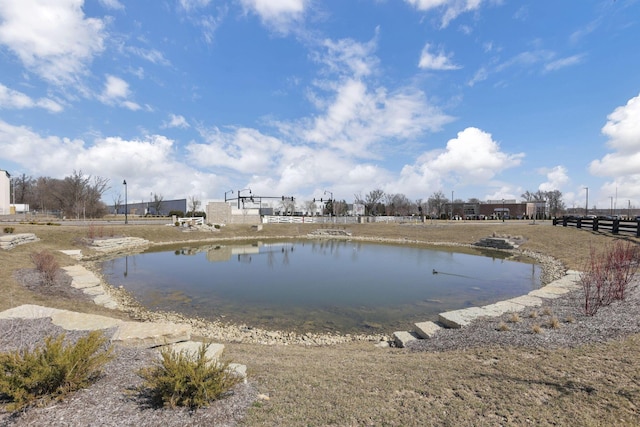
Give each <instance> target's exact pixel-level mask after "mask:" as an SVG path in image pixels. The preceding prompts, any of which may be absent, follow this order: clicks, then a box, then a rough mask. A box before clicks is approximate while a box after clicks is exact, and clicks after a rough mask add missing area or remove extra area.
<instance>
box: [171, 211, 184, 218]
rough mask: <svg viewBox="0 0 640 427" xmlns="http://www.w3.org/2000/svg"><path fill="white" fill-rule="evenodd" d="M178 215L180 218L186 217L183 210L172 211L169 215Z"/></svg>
mask: <svg viewBox="0 0 640 427" xmlns="http://www.w3.org/2000/svg"><path fill="white" fill-rule="evenodd" d="M173 215H175V216H177V217H178V218H182V217H184V212H182V211H170V212H169V215H168V216H173Z"/></svg>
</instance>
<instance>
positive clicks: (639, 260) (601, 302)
mask: <svg viewBox="0 0 640 427" xmlns="http://www.w3.org/2000/svg"><path fill="white" fill-rule="evenodd" d="M639 265H640V249H639V248H638V246H637V245H634V244H632V243H629V242H626V243H623V242H615V243H613V244H612V245H609V246H605V248H604V250H603V251H602V252H601V253H598V252H596V250H595V248H593V247H592V248H591V249H590V254H589V260H588V261H587V264H586V266H585V268H584V269H583V271H584V273H582V274H581V275H580V283H581V285H582V289H583V291H584V312H585V314H586V315H587V316H593V315H594V314H596V312H597V311H598V310H599V309H600V307H604V306H607V305H610V304H611V303H612V302H614V301H616V300H619V301H623V300H624V299H625V298H626V295H627V289H628V288H629V285H630V283H631V280H632V279H633V277H634V275H635V274H636V272H637V271H638V266H639Z"/></svg>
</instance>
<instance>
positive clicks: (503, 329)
mask: <svg viewBox="0 0 640 427" xmlns="http://www.w3.org/2000/svg"><path fill="white" fill-rule="evenodd" d="M497 329H498V330H499V331H501V332H506V331H510V330H511V328H510V327H509V325H507V324H506V323H504V322H500V323H499V324H498V328H497Z"/></svg>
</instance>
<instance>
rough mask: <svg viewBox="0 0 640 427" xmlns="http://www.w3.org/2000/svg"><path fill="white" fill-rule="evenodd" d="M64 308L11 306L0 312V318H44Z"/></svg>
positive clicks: (31, 305)
mask: <svg viewBox="0 0 640 427" xmlns="http://www.w3.org/2000/svg"><path fill="white" fill-rule="evenodd" d="M61 311H64V310H60V309H57V308H50V307H43V306H41V305H33V304H25V305H20V306H18V307H13V308H10V309H8V310H5V311H3V312H2V313H0V319H44V318H47V317H51V316H53V315H54V314H55V313H59V312H61Z"/></svg>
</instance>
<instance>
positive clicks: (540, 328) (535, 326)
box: [531, 323, 542, 334]
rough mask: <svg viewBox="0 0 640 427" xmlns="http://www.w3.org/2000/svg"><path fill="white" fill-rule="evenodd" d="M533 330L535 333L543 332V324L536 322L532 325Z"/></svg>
mask: <svg viewBox="0 0 640 427" xmlns="http://www.w3.org/2000/svg"><path fill="white" fill-rule="evenodd" d="M531 331H532V332H533V333H534V334H541V333H542V326H540V325H538V324H537V323H536V324H535V325H533V326H532V327H531Z"/></svg>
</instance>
